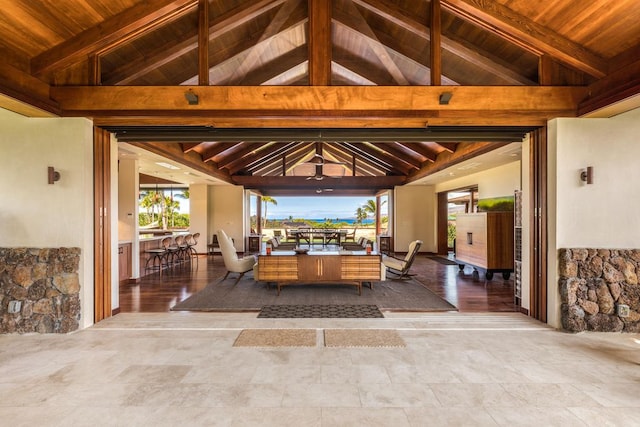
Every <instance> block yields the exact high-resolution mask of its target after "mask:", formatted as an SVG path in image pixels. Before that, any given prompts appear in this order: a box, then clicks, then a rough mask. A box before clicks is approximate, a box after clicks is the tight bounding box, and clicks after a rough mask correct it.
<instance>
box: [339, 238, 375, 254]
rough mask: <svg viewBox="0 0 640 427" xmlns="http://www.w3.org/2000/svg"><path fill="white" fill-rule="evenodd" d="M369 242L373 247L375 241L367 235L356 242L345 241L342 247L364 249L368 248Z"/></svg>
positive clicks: (351, 249)
mask: <svg viewBox="0 0 640 427" xmlns="http://www.w3.org/2000/svg"><path fill="white" fill-rule="evenodd" d="M367 244H370V245H371V247H373V243H372V242H371V240H369V239H367V238H366V237H360V238H358V241H357V242H355V243H353V242H344V243H343V244H342V249H343V250H345V251H364V250H366V249H367Z"/></svg>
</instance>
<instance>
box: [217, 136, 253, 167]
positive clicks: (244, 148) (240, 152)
mask: <svg viewBox="0 0 640 427" xmlns="http://www.w3.org/2000/svg"><path fill="white" fill-rule="evenodd" d="M261 145H262V144H247V143H244V142H241V143H240V144H238V145H236V146H235V147H233V148H232V149H230V150H227V151H225V152H224V153H223V154H222V155H220V156H219V157H220V158H219V159H216V163H217V164H218V169H229V167H230V166H231V165H233V164H234V163H235V162H240V161H242V159H243V158H244V157H245V156H246V155H248V154H251V153H255V152H256V151H258V150H259V149H260V146H261Z"/></svg>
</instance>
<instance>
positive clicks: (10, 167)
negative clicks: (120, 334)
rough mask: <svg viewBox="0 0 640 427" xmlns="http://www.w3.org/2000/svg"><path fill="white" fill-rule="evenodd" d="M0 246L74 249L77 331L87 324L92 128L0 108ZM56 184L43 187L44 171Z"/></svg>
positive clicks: (90, 302)
mask: <svg viewBox="0 0 640 427" xmlns="http://www.w3.org/2000/svg"><path fill="white" fill-rule="evenodd" d="M0 130H1V131H0V153H1V155H0V179H1V180H2V183H3V185H2V186H0V201H1V202H0V203H1V204H0V247H31V248H59V247H78V248H80V249H81V255H80V270H79V276H80V285H81V291H80V298H81V301H82V319H81V320H80V326H81V327H86V326H89V325H91V324H92V323H93V214H92V206H93V143H92V141H93V126H92V124H91V122H90V121H89V120H86V119H75V118H65V119H60V118H35V119H30V118H26V117H24V116H20V115H18V114H15V113H12V112H9V111H6V110H2V109H0ZM48 166H53V167H55V169H56V170H57V171H59V172H60V175H61V178H60V181H58V182H56V183H55V184H53V185H49V184H48V183H47V167H48Z"/></svg>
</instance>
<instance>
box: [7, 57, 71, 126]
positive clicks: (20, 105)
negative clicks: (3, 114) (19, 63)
mask: <svg viewBox="0 0 640 427" xmlns="http://www.w3.org/2000/svg"><path fill="white" fill-rule="evenodd" d="M49 91H50V87H49V85H48V84H47V83H45V82H43V81H42V80H40V79H38V78H36V77H33V76H32V75H30V74H27V73H25V72H23V71H21V70H18V69H17V68H15V67H13V66H11V65H9V64H7V63H6V62H4V61H0V93H1V94H4V95H5V96H1V97H0V107H3V108H6V109H7V110H11V111H15V112H17V113H20V114H24V115H26V116H30V117H50V116H51V115H52V114H56V115H57V114H60V113H61V110H60V106H59V105H58V103H57V102H56V101H54V100H52V99H51V98H50V97H49Z"/></svg>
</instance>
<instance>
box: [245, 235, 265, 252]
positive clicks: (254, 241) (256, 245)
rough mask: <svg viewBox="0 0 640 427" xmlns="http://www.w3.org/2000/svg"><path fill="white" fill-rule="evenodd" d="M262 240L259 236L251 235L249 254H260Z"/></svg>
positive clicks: (248, 238) (249, 237)
mask: <svg viewBox="0 0 640 427" xmlns="http://www.w3.org/2000/svg"><path fill="white" fill-rule="evenodd" d="M261 240H262V236H260V235H258V234H251V235H249V236H248V237H247V248H248V252H249V253H256V252H260V246H261V244H262V242H261Z"/></svg>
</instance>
